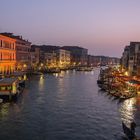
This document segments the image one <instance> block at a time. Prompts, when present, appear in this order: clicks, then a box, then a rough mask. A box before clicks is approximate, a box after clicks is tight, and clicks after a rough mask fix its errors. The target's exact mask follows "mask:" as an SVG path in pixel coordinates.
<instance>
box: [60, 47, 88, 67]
mask: <svg viewBox="0 0 140 140" xmlns="http://www.w3.org/2000/svg"><path fill="white" fill-rule="evenodd" d="M61 49H64V50H68V51H70V54H71V65H72V66H87V60H88V49H85V48H82V47H78V46H63V47H61Z"/></svg>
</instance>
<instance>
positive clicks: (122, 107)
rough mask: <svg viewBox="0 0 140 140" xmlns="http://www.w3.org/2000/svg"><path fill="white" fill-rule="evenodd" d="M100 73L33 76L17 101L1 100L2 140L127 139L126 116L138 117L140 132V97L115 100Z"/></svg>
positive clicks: (139, 130) (138, 130) (138, 131)
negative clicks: (101, 81)
mask: <svg viewBox="0 0 140 140" xmlns="http://www.w3.org/2000/svg"><path fill="white" fill-rule="evenodd" d="M98 73H99V70H98V69H96V70H94V71H93V72H72V71H66V72H62V73H61V74H59V75H58V74H54V75H45V76H44V78H43V77H42V76H34V77H32V78H31V80H30V81H28V84H27V86H26V89H25V90H24V92H23V93H22V95H21V96H20V97H19V98H18V100H17V101H16V102H11V103H9V102H7V103H2V104H1V105H0V140H123V139H124V138H123V130H122V121H124V122H125V124H126V125H127V126H129V125H130V123H131V122H133V121H135V123H136V124H137V127H136V133H137V135H138V136H139V137H140V98H139V97H137V98H132V99H129V100H126V101H124V102H119V101H118V100H115V99H114V98H113V97H111V96H109V95H107V93H105V92H103V91H100V90H99V88H98V86H97V84H96V80H97V78H98Z"/></svg>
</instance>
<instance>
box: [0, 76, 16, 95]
mask: <svg viewBox="0 0 140 140" xmlns="http://www.w3.org/2000/svg"><path fill="white" fill-rule="evenodd" d="M18 88H19V83H18V78H4V79H1V80H0V96H5V95H7V96H9V95H16V94H17V93H18Z"/></svg>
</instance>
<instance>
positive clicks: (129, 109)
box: [120, 98, 136, 126]
mask: <svg viewBox="0 0 140 140" xmlns="http://www.w3.org/2000/svg"><path fill="white" fill-rule="evenodd" d="M135 111H136V98H131V99H128V100H125V101H124V102H123V103H122V105H121V107H120V114H121V119H122V121H123V122H124V123H125V124H126V125H127V126H130V124H131V123H132V122H135V120H134V117H135Z"/></svg>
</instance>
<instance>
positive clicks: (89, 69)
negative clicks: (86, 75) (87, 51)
mask: <svg viewBox="0 0 140 140" xmlns="http://www.w3.org/2000/svg"><path fill="white" fill-rule="evenodd" d="M76 71H93V68H92V67H78V68H76Z"/></svg>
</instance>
